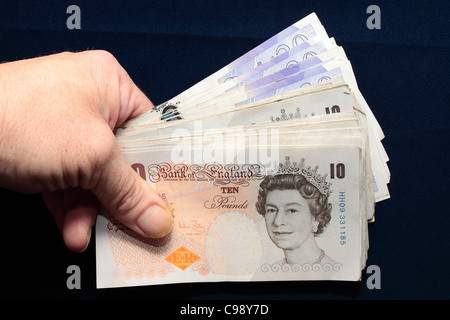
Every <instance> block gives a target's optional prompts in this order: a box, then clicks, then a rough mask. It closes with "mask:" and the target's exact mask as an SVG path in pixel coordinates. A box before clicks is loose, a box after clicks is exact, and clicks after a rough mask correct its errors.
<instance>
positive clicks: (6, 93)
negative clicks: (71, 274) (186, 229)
mask: <svg viewBox="0 0 450 320" xmlns="http://www.w3.org/2000/svg"><path fill="white" fill-rule="evenodd" d="M152 107H153V105H152V103H151V102H150V100H149V99H148V98H147V97H146V96H145V95H144V94H143V93H142V92H141V91H140V90H139V89H138V88H137V86H136V85H135V84H134V83H133V81H132V80H131V78H130V77H129V76H128V74H127V73H126V71H125V70H124V69H123V68H122V67H121V66H120V64H119V63H118V62H117V60H116V59H115V58H114V57H113V56H112V55H111V54H110V53H108V52H105V51H86V52H81V53H62V54H56V55H51V56H46V57H40V58H35V59H29V60H21V61H16V62H11V63H5V64H1V65H0V186H2V187H5V188H9V189H12V190H15V191H19V192H25V193H31V192H33V193H34V192H41V193H43V198H44V201H45V203H46V205H47V207H48V209H49V211H50V212H51V213H52V214H53V216H54V218H55V221H56V224H57V226H58V228H59V229H60V230H61V232H62V234H63V239H64V243H65V244H66V246H67V247H68V248H69V249H71V250H74V251H83V250H84V249H85V248H86V247H87V245H88V244H89V239H90V235H91V229H92V226H93V224H94V222H95V219H96V216H97V213H98V211H99V209H100V208H101V207H102V206H103V207H104V208H106V209H107V210H108V211H109V213H110V214H112V215H113V216H114V217H115V218H116V219H118V220H119V221H121V222H122V223H124V224H125V225H126V226H128V227H129V228H131V229H132V230H134V231H136V232H138V233H139V234H141V235H143V236H146V237H152V238H157V237H162V236H164V235H166V234H167V233H169V232H170V230H171V227H172V218H171V216H170V215H169V214H168V213H167V211H166V210H165V203H164V201H163V200H162V199H161V198H160V197H159V196H158V194H157V193H156V192H155V191H154V190H153V189H152V188H151V187H150V185H149V184H148V183H147V182H146V181H144V180H143V179H142V178H141V177H140V176H139V175H138V174H137V173H136V172H135V171H134V170H133V169H131V167H130V166H129V165H127V163H126V162H125V160H124V159H123V157H122V155H121V154H120V152H119V149H118V147H117V144H116V140H115V137H114V134H113V130H114V128H116V127H118V126H119V125H120V124H121V123H123V122H124V121H125V120H127V119H129V118H133V117H136V116H137V115H139V114H141V113H143V112H144V111H147V110H149V109H150V108H152Z"/></svg>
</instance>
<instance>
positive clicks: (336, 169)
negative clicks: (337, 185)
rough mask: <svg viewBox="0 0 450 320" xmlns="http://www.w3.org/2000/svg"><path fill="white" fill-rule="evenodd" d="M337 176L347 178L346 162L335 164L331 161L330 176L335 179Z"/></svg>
mask: <svg viewBox="0 0 450 320" xmlns="http://www.w3.org/2000/svg"><path fill="white" fill-rule="evenodd" d="M335 177H336V178H338V179H343V178H345V164H343V163H338V164H336V165H335V164H334V163H330V178H331V179H334V178H335Z"/></svg>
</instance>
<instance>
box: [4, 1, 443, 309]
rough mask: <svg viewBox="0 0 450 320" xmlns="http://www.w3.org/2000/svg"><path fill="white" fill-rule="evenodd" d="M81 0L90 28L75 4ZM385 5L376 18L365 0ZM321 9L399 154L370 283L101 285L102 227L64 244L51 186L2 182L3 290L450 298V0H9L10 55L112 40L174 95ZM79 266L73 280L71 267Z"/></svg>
mask: <svg viewBox="0 0 450 320" xmlns="http://www.w3.org/2000/svg"><path fill="white" fill-rule="evenodd" d="M70 4H77V5H78V6H79V7H80V8H81V30H68V29H67V27H66V20H67V18H68V17H69V14H66V9H67V7H68V6H69V5H70ZM371 4H376V5H378V6H379V7H380V9H381V30H369V29H368V28H367V27H366V20H367V18H368V17H369V14H366V9H367V7H368V6H369V5H371ZM313 11H314V12H316V13H317V14H318V16H319V19H320V20H321V22H322V24H323V25H324V26H325V28H326V30H327V32H328V34H329V35H330V36H333V37H335V39H336V41H337V42H338V44H339V45H342V46H343V47H344V49H345V51H346V53H347V56H348V57H349V60H350V61H351V62H352V65H353V68H354V72H355V75H356V78H357V81H358V84H359V88H360V90H361V92H362V93H363V95H364V96H365V98H366V100H367V102H368V103H369V105H370V106H371V108H372V110H373V113H374V114H375V116H376V117H377V119H378V121H379V122H380V124H381V126H382V128H383V130H384V132H385V135H386V138H385V139H384V141H383V143H384V146H385V148H386V150H387V152H388V154H389V156H390V162H389V167H390V170H391V174H392V178H391V183H390V185H389V187H390V191H391V197H392V198H391V199H390V200H387V201H384V202H381V203H379V204H378V205H377V207H376V222H375V223H374V224H371V225H370V228H369V232H370V250H369V259H368V265H372V264H374V265H378V266H379V267H380V269H381V289H380V290H376V289H374V290H369V289H368V288H367V286H366V279H367V277H368V275H367V274H366V272H365V270H364V271H363V273H362V282H360V283H359V282H358V283H347V282H288V283H286V282H282V283H212V284H183V285H166V286H156V287H137V288H125V289H107V290H97V289H95V248H94V240H95V239H93V241H92V242H91V245H90V246H89V247H88V249H87V250H86V251H85V252H84V253H82V254H77V253H72V252H70V251H68V250H67V249H65V247H64V245H63V243H62V240H61V236H60V234H59V231H57V228H56V226H55V224H54V222H53V218H52V217H51V215H50V214H49V213H48V211H47V209H46V208H45V205H44V204H43V202H42V200H41V198H40V196H39V195H22V194H18V193H14V192H10V191H7V190H0V191H1V193H0V197H1V198H0V200H1V201H2V204H1V205H2V206H1V208H2V209H0V212H1V216H0V219H1V220H0V221H1V222H2V224H1V226H2V228H1V233H0V234H1V237H2V238H3V242H2V246H1V249H0V250H1V255H0V256H1V260H0V261H1V262H0V264H1V273H0V275H1V276H2V278H3V279H2V281H0V283H1V285H0V291H1V294H2V297H5V298H31V299H47V298H54V299H60V298H64V299H71V298H75V299H79V298H80V299H96V298H97V299H98V298H101V299H103V298H139V299H142V298H152V299H184V298H189V299H195V298H205V299H258V300H260V299H283V300H290V299H448V298H449V297H450V293H449V284H450V282H449V267H450V253H449V252H450V251H449V247H450V246H449V245H450V241H449V231H450V228H449V216H450V207H449V204H450V201H449V194H448V191H449V187H448V185H449V183H450V181H449V174H448V172H449V170H450V165H449V161H448V160H449V157H448V151H447V150H448V148H449V147H448V145H449V137H450V125H449V116H448V114H449V111H448V110H447V108H448V103H449V86H448V83H449V80H448V73H449V58H448V57H449V53H450V50H449V44H450V43H449V41H450V37H449V23H448V17H449V13H450V12H449V4H448V2H446V1H426V2H425V1H382V0H375V1H370V2H369V1H318V0H316V1H253V0H252V1H211V0H209V1H180V0H179V1H167V0H166V1H74V2H69V1H53V2H49V1H2V2H0V61H1V62H3V61H13V60H17V59H23V58H30V57H35V56H39V55H47V54H51V53H56V52H60V51H64V50H70V51H81V50H86V49H105V50H108V51H110V52H112V53H113V54H114V55H115V56H116V57H117V59H118V60H119V62H120V63H121V64H122V65H123V67H124V68H125V69H126V70H127V71H128V72H129V74H130V76H131V77H132V78H133V80H134V81H135V82H136V84H137V85H138V86H139V87H140V88H141V89H142V90H143V91H144V92H145V93H146V94H147V95H148V96H149V97H150V99H151V100H152V101H153V102H154V103H155V104H158V103H161V102H164V101H165V100H167V99H169V98H171V97H173V96H175V95H176V94H178V93H180V92H181V91H183V90H184V89H186V88H188V87H189V86H191V85H193V84H195V83H196V82H198V81H200V80H202V79H203V78H204V77H206V76H208V75H209V74H211V73H213V72H214V71H216V70H218V69H219V68H221V67H223V66H224V65H226V64H228V63H229V62H231V61H232V60H234V59H235V58H237V57H239V56H240V55H242V54H244V53H245V52H247V51H248V50H250V49H252V48H253V47H255V46H256V45H258V44H260V43H261V42H263V41H264V40H266V39H268V38H269V37H271V36H272V35H274V34H276V33H278V32H279V31H281V30H283V29H284V28H286V27H287V26H289V25H291V24H292V23H294V22H296V21H297V20H299V19H301V18H303V17H304V16H306V15H308V14H309V13H311V12H313ZM71 264H76V265H78V266H80V268H81V290H68V289H67V287H66V279H67V276H68V275H67V274H66V268H67V267H68V266H69V265H71Z"/></svg>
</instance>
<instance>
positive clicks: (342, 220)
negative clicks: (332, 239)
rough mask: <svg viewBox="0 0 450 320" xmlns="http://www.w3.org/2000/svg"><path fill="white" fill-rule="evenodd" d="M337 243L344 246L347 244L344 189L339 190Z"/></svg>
mask: <svg viewBox="0 0 450 320" xmlns="http://www.w3.org/2000/svg"><path fill="white" fill-rule="evenodd" d="M338 199H339V200H338V203H339V244H340V245H341V246H345V245H346V244H347V230H346V229H347V227H346V206H347V205H346V203H345V191H339V197H338Z"/></svg>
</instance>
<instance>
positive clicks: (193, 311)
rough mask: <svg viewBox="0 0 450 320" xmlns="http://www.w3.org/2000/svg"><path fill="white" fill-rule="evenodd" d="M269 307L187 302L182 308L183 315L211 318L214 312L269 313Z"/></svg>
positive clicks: (229, 313)
mask: <svg viewBox="0 0 450 320" xmlns="http://www.w3.org/2000/svg"><path fill="white" fill-rule="evenodd" d="M268 313H269V307H268V306H267V305H265V304H227V305H225V306H224V307H220V306H196V305H191V304H187V305H186V306H182V307H181V308H180V314H181V315H202V316H207V317H208V318H210V317H211V316H213V314H224V315H267V314H268Z"/></svg>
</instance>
